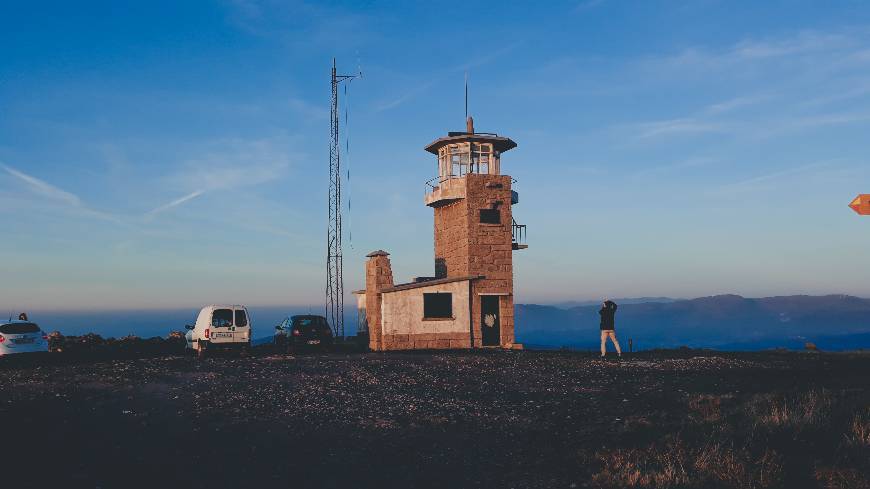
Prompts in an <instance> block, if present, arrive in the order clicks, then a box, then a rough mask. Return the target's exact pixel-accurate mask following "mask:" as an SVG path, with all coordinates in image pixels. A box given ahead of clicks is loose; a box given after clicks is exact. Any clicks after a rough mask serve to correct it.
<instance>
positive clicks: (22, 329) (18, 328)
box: [0, 323, 39, 334]
mask: <svg viewBox="0 0 870 489" xmlns="http://www.w3.org/2000/svg"><path fill="white" fill-rule="evenodd" d="M0 333H3V334H27V333H39V326H37V325H36V324H34V323H11V324H4V325H2V326H0Z"/></svg>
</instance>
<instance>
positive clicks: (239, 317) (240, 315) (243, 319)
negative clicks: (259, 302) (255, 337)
mask: <svg viewBox="0 0 870 489" xmlns="http://www.w3.org/2000/svg"><path fill="white" fill-rule="evenodd" d="M247 325H248V315H247V314H245V311H244V310H243V309H236V326H247Z"/></svg>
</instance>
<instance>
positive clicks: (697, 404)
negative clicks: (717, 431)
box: [689, 394, 731, 423]
mask: <svg viewBox="0 0 870 489" xmlns="http://www.w3.org/2000/svg"><path fill="white" fill-rule="evenodd" d="M730 397H731V396H714V395H710V394H702V395H699V396H696V397H694V398H692V399H691V400H689V417H691V418H692V419H693V420H695V421H699V422H705V423H712V422H715V421H719V420H720V419H721V418H722V401H723V400H724V399H728V398H730Z"/></svg>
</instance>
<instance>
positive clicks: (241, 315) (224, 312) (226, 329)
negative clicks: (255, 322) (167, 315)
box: [184, 305, 251, 356]
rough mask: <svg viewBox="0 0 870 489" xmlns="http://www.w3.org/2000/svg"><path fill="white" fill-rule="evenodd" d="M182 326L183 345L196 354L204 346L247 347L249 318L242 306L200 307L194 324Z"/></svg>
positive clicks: (244, 348)
mask: <svg viewBox="0 0 870 489" xmlns="http://www.w3.org/2000/svg"><path fill="white" fill-rule="evenodd" d="M186 327H187V330H188V331H187V334H185V335H184V338H185V340H186V345H185V348H187V349H188V350H193V351H195V352H197V353H198V354H199V355H200V356H201V355H204V354H205V352H206V351H207V350H215V349H238V350H241V351H244V352H246V351H247V350H248V349H249V348H250V347H251V318H250V316H249V315H248V309H247V308H246V307H245V306H239V305H232V306H229V305H211V306H206V307H203V308H202V310H201V311H199V316H197V317H196V324H194V325H187V326H186Z"/></svg>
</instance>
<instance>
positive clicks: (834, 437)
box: [592, 389, 870, 489]
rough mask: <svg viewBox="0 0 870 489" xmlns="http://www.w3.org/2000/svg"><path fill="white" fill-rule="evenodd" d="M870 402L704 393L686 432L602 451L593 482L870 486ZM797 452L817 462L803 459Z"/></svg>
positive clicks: (751, 487)
mask: <svg viewBox="0 0 870 489" xmlns="http://www.w3.org/2000/svg"><path fill="white" fill-rule="evenodd" d="M726 400H727V401H728V402H726ZM859 406H860V410H859V411H858V413H857V414H856V411H855V408H856V407H859ZM865 406H866V402H863V403H862V400H861V399H860V398H851V399H850V398H849V397H848V395H846V394H844V393H843V392H840V393H837V394H834V393H832V392H831V391H828V390H824V389H820V390H808V391H805V392H800V393H794V394H764V395H756V396H753V397H751V398H749V399H748V400H747V401H746V402H744V403H739V402H735V398H734V396H732V395H722V396H715V395H709V394H703V395H697V396H694V397H691V398H690V399H689V400H688V402H687V408H688V409H687V413H688V419H687V422H686V423H684V425H683V429H682V431H681V433H682V434H679V435H675V436H672V437H670V438H666V439H665V440H664V441H658V442H654V443H651V444H649V445H647V446H641V447H629V448H621V449H615V450H609V451H600V452H598V453H596V454H595V457H594V459H593V462H594V466H595V467H596V468H597V471H595V473H594V474H593V476H592V484H593V485H594V486H595V487H600V488H657V489H658V488H677V487H681V488H708V487H728V488H741V489H742V488H745V489H761V488H775V487H795V486H794V481H795V480H804V481H805V484H807V485H811V486H815V485H818V487H825V488H831V489H833V488H862V489H870V409H867V408H866V407H865ZM797 454H799V455H798V456H799V457H801V458H804V457H808V458H809V460H811V462H799V463H796V462H795V459H794V456H795V455H797ZM789 459H790V460H791V465H788V464H787V463H786V462H787V461H788V460H789ZM787 476H788V477H787ZM787 478H788V480H789V481H791V482H788V481H787Z"/></svg>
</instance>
